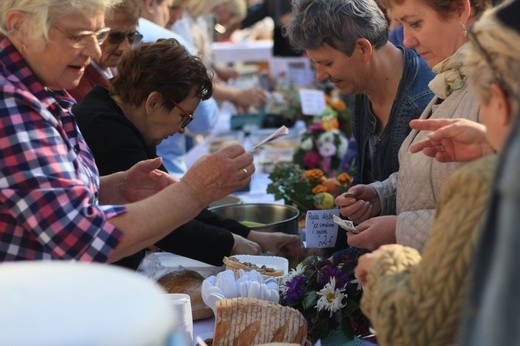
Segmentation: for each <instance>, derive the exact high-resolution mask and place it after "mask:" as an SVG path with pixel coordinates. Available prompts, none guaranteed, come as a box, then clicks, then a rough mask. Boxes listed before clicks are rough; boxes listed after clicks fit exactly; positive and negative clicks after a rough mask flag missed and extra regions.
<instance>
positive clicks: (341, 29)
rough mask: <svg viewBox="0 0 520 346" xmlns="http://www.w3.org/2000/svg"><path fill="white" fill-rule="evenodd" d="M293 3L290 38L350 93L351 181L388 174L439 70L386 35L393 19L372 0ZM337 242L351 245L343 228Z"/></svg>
mask: <svg viewBox="0 0 520 346" xmlns="http://www.w3.org/2000/svg"><path fill="white" fill-rule="evenodd" d="M292 5H293V8H292V19H291V20H290V21H289V23H288V24H287V25H286V26H285V33H286V35H287V36H288V37H289V40H290V42H291V44H292V46H293V47H294V48H296V49H301V50H305V51H306V52H307V55H308V56H309V58H310V59H311V60H312V61H313V62H314V64H315V67H316V77H317V79H319V80H328V81H330V82H331V83H333V84H334V85H335V86H336V87H337V88H338V89H339V90H340V91H341V92H342V93H344V94H347V95H349V96H348V97H347V99H348V101H347V106H348V107H350V108H351V114H352V120H353V134H354V138H355V140H356V142H357V145H358V153H357V157H356V161H355V162H356V167H355V168H356V173H355V176H354V183H362V184H369V183H372V182H374V181H383V180H385V179H386V178H387V177H388V176H389V175H390V174H392V173H393V172H396V171H398V170H399V161H398V157H397V156H398V151H399V148H400V146H401V143H402V142H403V140H404V139H405V138H406V136H407V135H408V133H409V132H410V127H409V126H408V123H409V122H410V120H412V119H415V118H418V117H419V116H420V115H421V113H422V111H423V110H424V108H425V107H426V105H427V104H428V103H429V102H430V100H431V98H432V97H433V93H432V92H431V91H430V90H429V89H428V83H429V81H430V80H431V79H432V78H433V77H434V73H433V72H432V71H431V69H430V68H429V67H428V65H427V64H426V62H425V61H424V60H423V59H422V58H421V57H420V56H419V55H417V54H416V53H415V51H413V50H411V49H408V48H404V47H401V46H397V47H396V46H394V45H393V44H392V43H390V42H389V41H388V22H387V21H386V19H385V17H384V14H383V13H382V11H381V10H380V8H379V7H378V6H377V3H376V2H375V1H374V0H293V2H292ZM343 199H345V197H343V196H339V197H338V198H337V200H336V204H338V203H339V204H338V205H341V203H342V201H343ZM337 244H339V245H340V246H341V247H343V246H345V245H346V238H345V235H343V232H339V234H338V241H337Z"/></svg>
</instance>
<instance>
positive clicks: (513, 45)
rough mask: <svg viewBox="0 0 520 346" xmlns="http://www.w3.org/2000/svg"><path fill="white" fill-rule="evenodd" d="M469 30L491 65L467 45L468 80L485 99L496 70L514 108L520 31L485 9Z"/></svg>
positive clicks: (519, 72)
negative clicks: (504, 23)
mask: <svg viewBox="0 0 520 346" xmlns="http://www.w3.org/2000/svg"><path fill="white" fill-rule="evenodd" d="M473 32H474V33H475V36H476V38H477V39H478V41H479V42H480V44H481V45H482V48H483V49H484V50H485V51H486V52H487V54H488V56H489V58H490V60H491V63H492V66H490V64H489V63H488V62H487V61H486V58H485V57H484V56H483V55H482V54H481V52H480V51H479V50H478V49H477V48H476V47H474V46H473V44H471V43H470V44H468V45H467V47H466V63H467V64H468V66H469V69H470V70H469V78H470V82H471V84H472V85H473V87H474V88H475V90H476V92H477V93H478V94H479V95H480V96H481V97H482V99H483V101H484V102H487V101H488V100H489V97H490V93H489V90H490V87H491V84H493V83H496V82H497V80H496V79H497V78H496V77H495V72H494V70H495V71H496V72H498V73H499V74H500V76H501V77H502V79H503V82H504V83H505V84H506V87H507V88H508V89H509V90H508V91H509V92H510V95H509V98H510V99H511V100H512V101H513V105H514V106H515V109H514V110H513V111H518V107H519V106H520V105H519V104H518V101H517V100H518V99H519V98H520V81H519V80H518V76H520V58H519V57H520V33H518V31H514V30H512V29H511V28H510V27H508V26H505V25H503V23H502V22H501V21H499V20H497V17H496V16H495V15H494V10H488V11H487V12H485V13H484V15H483V16H482V18H481V19H480V20H478V21H477V22H476V23H475V25H474V27H473Z"/></svg>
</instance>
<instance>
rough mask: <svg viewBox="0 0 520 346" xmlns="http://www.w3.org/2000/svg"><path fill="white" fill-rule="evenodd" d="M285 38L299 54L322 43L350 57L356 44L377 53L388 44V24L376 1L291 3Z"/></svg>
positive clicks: (345, 0) (334, 0) (318, 46)
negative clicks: (362, 42)
mask: <svg viewBox="0 0 520 346" xmlns="http://www.w3.org/2000/svg"><path fill="white" fill-rule="evenodd" d="M292 6H293V9H292V15H293V16H292V19H291V21H290V22H289V23H288V24H287V25H286V26H285V34H286V35H287V36H288V38H289V40H290V42H291V45H292V46H293V47H294V48H295V49H298V50H307V49H317V48H320V47H321V46H322V45H323V44H324V43H326V44H328V45H329V46H331V47H333V48H335V49H337V50H339V51H341V52H343V53H345V54H347V55H348V56H350V55H351V54H352V52H353V51H354V47H355V43H356V40H357V39H359V38H365V39H367V40H368V41H369V42H370V43H371V44H372V45H373V46H374V47H375V48H376V49H377V48H379V47H382V46H383V45H384V44H385V43H386V42H387V41H388V22H387V21H386V18H385V16H384V14H383V12H382V11H381V9H380V8H379V7H378V6H377V3H376V2H375V0H293V1H292Z"/></svg>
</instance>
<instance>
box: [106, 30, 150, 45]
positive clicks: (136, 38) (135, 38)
mask: <svg viewBox="0 0 520 346" xmlns="http://www.w3.org/2000/svg"><path fill="white" fill-rule="evenodd" d="M114 35H121V37H123V36H124V38H123V39H117V40H115V39H111V37H113V36H114ZM125 40H127V41H128V43H130V45H131V46H132V47H135V46H137V45H138V44H139V43H141V42H142V41H143V35H142V34H141V33H140V32H139V31H137V30H134V31H132V32H129V33H124V32H122V31H115V32H112V31H110V32H109V33H108V36H107V42H108V43H110V44H113V45H119V44H121V43H123V42H124V41H125Z"/></svg>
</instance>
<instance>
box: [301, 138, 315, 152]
mask: <svg viewBox="0 0 520 346" xmlns="http://www.w3.org/2000/svg"><path fill="white" fill-rule="evenodd" d="M312 146H313V143H312V138H311V137H309V138H307V139H306V140H304V141H302V142H301V144H300V148H302V149H303V150H311V149H312Z"/></svg>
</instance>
